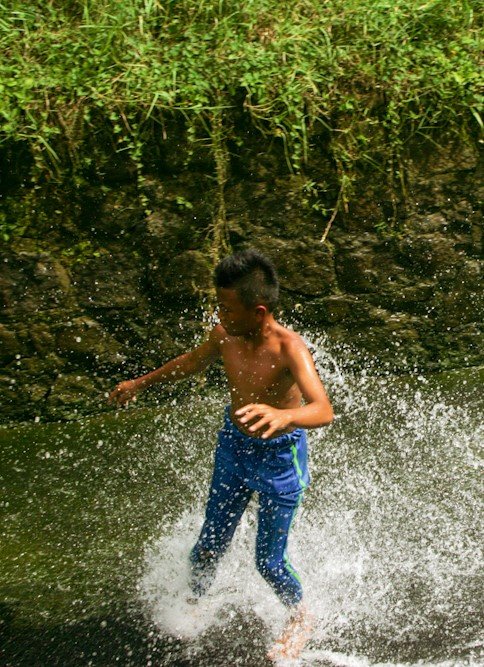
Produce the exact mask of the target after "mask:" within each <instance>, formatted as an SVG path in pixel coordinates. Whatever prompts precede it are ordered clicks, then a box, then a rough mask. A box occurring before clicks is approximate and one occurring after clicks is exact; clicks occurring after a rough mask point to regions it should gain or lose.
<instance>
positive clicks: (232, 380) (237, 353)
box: [222, 345, 291, 391]
mask: <svg viewBox="0 0 484 667" xmlns="http://www.w3.org/2000/svg"><path fill="white" fill-rule="evenodd" d="M222 358H223V362H224V367H225V373H226V375H227V379H228V381H229V384H230V385H231V386H232V387H235V388H237V389H239V390H244V389H250V390H252V391H253V390H258V391H267V390H270V389H271V388H272V389H276V388H277V387H279V386H280V385H281V384H282V385H285V384H287V382H288V380H289V379H290V377H291V375H290V373H289V371H288V369H287V367H286V365H285V363H284V359H283V357H282V356H281V354H280V353H279V352H278V351H277V350H274V349H271V348H265V349H262V350H257V351H255V352H254V351H250V350H246V349H244V348H243V347H238V346H236V345H227V346H226V347H225V349H223V351H222Z"/></svg>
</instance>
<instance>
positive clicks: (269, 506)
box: [256, 493, 302, 607]
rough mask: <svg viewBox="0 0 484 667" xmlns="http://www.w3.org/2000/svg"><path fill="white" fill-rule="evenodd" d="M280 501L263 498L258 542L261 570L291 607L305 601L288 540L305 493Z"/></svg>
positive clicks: (278, 499) (264, 496)
mask: <svg viewBox="0 0 484 667" xmlns="http://www.w3.org/2000/svg"><path fill="white" fill-rule="evenodd" d="M290 495H291V499H289V498H285V499H280V498H277V497H274V496H268V495H266V494H259V502H260V506H259V526H258V530H257V541H256V564H257V569H258V570H259V572H260V573H261V575H262V576H263V577H264V579H265V580H266V581H267V582H268V583H269V584H270V585H271V586H272V588H273V589H274V591H275V592H276V594H277V595H278V597H279V598H280V600H281V601H282V602H283V604H285V605H286V606H287V607H293V606H296V605H297V604H299V603H300V601H301V599H302V586H301V580H300V577H299V575H298V574H297V572H296V570H295V569H294V568H293V567H292V565H291V564H290V562H289V560H288V558H287V555H286V548H287V539H288V535H289V530H290V528H291V525H292V522H293V520H294V516H295V514H296V511H297V508H298V506H299V504H300V501H301V500H302V493H299V494H290Z"/></svg>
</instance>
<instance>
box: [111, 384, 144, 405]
mask: <svg viewBox="0 0 484 667" xmlns="http://www.w3.org/2000/svg"><path fill="white" fill-rule="evenodd" d="M139 390H140V386H139V384H138V383H137V382H136V380H125V381H124V382H120V383H119V384H118V385H116V387H115V388H114V389H113V391H112V392H111V393H110V394H109V396H108V403H116V404H117V405H126V404H128V403H129V402H130V401H136V394H137V393H138V391H139Z"/></svg>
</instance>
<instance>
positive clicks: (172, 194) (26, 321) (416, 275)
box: [0, 135, 484, 421]
mask: <svg viewBox="0 0 484 667" xmlns="http://www.w3.org/2000/svg"><path fill="white" fill-rule="evenodd" d="M176 139H177V135H175V136H174V137H172V138H171V139H167V140H166V142H165V144H164V145H163V146H162V147H161V148H160V147H158V149H157V152H156V154H154V156H153V160H152V162H151V164H150V167H149V173H147V174H146V179H145V181H144V182H143V184H142V186H141V188H142V192H140V184H139V182H138V183H137V182H136V179H134V177H133V171H132V167H131V165H129V164H128V163H123V162H122V160H121V158H120V156H119V155H111V156H110V157H109V156H108V157H109V159H106V160H105V164H104V167H103V175H102V177H99V176H98V177H97V178H96V179H93V180H92V181H91V182H88V181H85V182H84V183H83V184H82V185H77V186H75V185H74V184H70V185H65V184H64V185H54V184H49V183H45V184H43V185H37V186H36V187H35V188H33V187H29V186H26V185H25V184H24V183H23V182H22V178H21V170H20V168H19V166H18V164H17V163H15V158H14V157H13V154H12V151H10V152H8V151H6V152H4V154H3V162H4V166H6V167H7V172H9V178H8V180H7V182H6V183H4V190H3V195H2V200H1V205H0V215H1V216H2V218H1V219H2V220H3V221H4V223H3V229H5V230H7V232H8V234H6V236H7V235H8V236H10V238H9V239H8V240H6V241H5V242H4V243H3V247H2V262H1V267H2V270H1V275H0V299H1V313H2V315H1V323H0V365H1V370H0V416H1V418H2V419H3V420H4V421H8V420H11V419H13V420H15V419H32V418H35V417H40V418H47V419H64V418H75V417H76V416H78V415H79V414H85V413H89V412H93V411H99V410H101V409H104V400H105V399H104V394H105V392H106V391H107V390H108V389H109V388H110V387H112V386H113V383H115V382H116V381H118V380H119V379H121V378H126V377H129V376H131V375H133V374H139V373H142V372H145V371H146V370H148V369H152V368H154V367H156V366H158V365H160V364H161V363H162V362H163V361H164V360H167V359H168V358H170V357H173V356H174V355H176V354H178V353H179V352H181V351H182V350H183V349H185V348H186V346H190V345H192V344H193V341H194V340H199V339H200V338H201V337H202V336H203V334H204V330H205V329H206V326H207V325H206V324H205V323H204V319H205V320H206V319H207V318H206V317H205V318H204V316H203V312H204V310H205V311H206V309H207V307H208V305H209V301H210V298H209V294H210V287H211V270H212V253H211V249H212V248H211V245H212V238H213V235H212V231H213V230H212V227H213V222H212V221H213V219H214V215H215V210H216V207H217V206H218V203H217V196H218V194H217V189H216V187H215V184H214V178H213V175H214V165H213V164H212V162H211V160H210V156H209V155H208V153H205V152H204V151H203V150H201V151H198V152H196V153H195V154H189V153H188V152H187V151H188V149H187V147H186V145H185V144H184V143H183V141H180V140H179V137H178V143H177V141H176ZM14 163H15V164H14ZM308 183H309V185H308ZM314 184H316V185H314ZM479 186H480V171H479V163H478V154H477V150H476V149H475V148H474V147H472V146H469V145H456V144H453V143H451V142H450V141H448V142H447V143H445V145H444V146H443V147H440V148H439V147H437V146H436V145H432V146H426V147H421V146H414V147H413V148H411V149H409V151H408V154H407V157H406V159H405V179H404V184H403V185H402V186H399V187H398V188H397V187H396V186H393V187H391V186H390V185H389V183H388V178H387V176H386V175H385V174H383V175H382V174H381V173H380V172H378V171H372V172H369V171H368V170H365V169H361V170H360V171H359V173H358V177H357V179H356V181H355V184H354V195H353V197H352V200H351V201H350V204H349V207H348V210H347V211H341V212H339V213H338V215H337V216H336V218H335V220H334V223H333V225H332V227H331V229H330V231H329V234H328V237H327V240H326V241H325V243H321V237H322V235H323V231H324V229H325V226H326V224H327V221H328V218H329V217H330V214H328V213H326V212H325V214H324V215H322V214H321V211H320V209H321V207H322V206H323V207H327V208H330V207H331V205H334V202H335V201H336V198H337V192H338V185H337V179H336V170H335V167H334V165H333V164H331V163H330V161H329V160H328V159H327V157H326V154H325V151H324V146H322V147H321V149H319V150H318V149H317V147H316V148H314V150H313V152H312V154H311V158H310V161H309V164H308V166H307V169H306V173H305V175H294V174H290V173H289V172H288V169H287V165H286V161H285V159H284V154H283V150H282V147H281V146H280V145H277V144H275V143H272V144H269V143H267V144H264V143H262V142H261V141H260V139H253V140H252V141H249V140H248V142H247V145H245V146H244V147H243V148H242V149H238V148H237V147H235V146H234V147H231V159H230V176H229V179H228V181H227V183H226V184H225V188H224V199H225V209H226V217H227V234H228V238H229V241H230V245H231V247H232V248H234V249H237V248H240V247H244V246H247V245H252V246H256V247H258V248H260V249H262V250H263V251H264V252H266V253H267V255H269V256H270V257H271V258H272V259H273V260H274V262H275V264H276V266H277V268H278V270H279V274H280V279H281V286H282V301H281V310H282V316H283V317H284V319H285V321H286V322H291V323H294V325H295V326H300V327H303V328H304V329H306V330H310V331H311V330H312V331H315V332H317V333H321V332H326V333H327V335H328V340H329V342H330V344H334V345H335V346H336V347H337V346H338V345H339V344H344V346H345V350H347V349H348V348H347V347H346V346H349V347H350V348H353V349H354V350H355V354H356V355H357V357H359V358H360V359H361V363H369V364H370V365H371V366H372V367H373V368H374V370H375V371H378V370H382V369H384V370H389V371H391V372H410V371H412V370H414V369H425V370H437V369H442V368H450V367H461V366H468V365H469V366H470V365H478V364H482V362H483V350H484V344H483V340H482V331H481V329H480V325H481V322H482V312H483V292H482V283H481V279H480V268H481V260H482V219H481V216H480V213H479V211H478V207H477V203H478V202H479V201H480V200H482V197H480V193H479ZM480 187H481V194H482V186H480ZM315 188H316V189H315ZM316 190H317V192H318V193H319V194H318V197H319V199H318V200H317V201H316V199H315V195H314V192H316ZM140 194H142V195H143V196H142V197H140ZM345 354H347V352H345Z"/></svg>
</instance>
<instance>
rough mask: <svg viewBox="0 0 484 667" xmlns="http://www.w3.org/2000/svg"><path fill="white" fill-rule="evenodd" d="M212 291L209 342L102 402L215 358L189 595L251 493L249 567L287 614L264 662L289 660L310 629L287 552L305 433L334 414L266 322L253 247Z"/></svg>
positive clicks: (265, 270)
mask: <svg viewBox="0 0 484 667" xmlns="http://www.w3.org/2000/svg"><path fill="white" fill-rule="evenodd" d="M215 286H216V289H217V301H218V309H219V317H220V324H219V325H217V326H216V327H215V328H214V329H213V330H212V331H211V333H210V335H209V338H208V340H207V341H206V342H205V343H203V344H202V345H200V346H199V347H197V348H195V349H194V350H192V351H190V352H187V353H186V354H183V355H181V356H179V357H177V358H176V359H173V360H172V361H169V362H168V363H166V364H164V365H163V366H161V368H158V369H157V370H155V371H153V372H151V373H148V374H147V375H144V376H142V377H139V378H137V379H135V380H128V381H126V382H121V383H120V384H119V385H118V386H117V387H116V388H115V389H114V391H113V392H112V393H111V394H110V397H109V400H110V401H114V402H117V403H118V404H120V405H122V404H125V403H127V402H128V401H130V400H132V399H134V398H135V397H136V394H137V392H138V391H140V390H141V389H144V388H146V387H149V386H150V385H152V384H155V383H158V382H174V381H176V380H179V379H182V378H185V377H187V376H188V375H192V374H194V373H199V372H201V371H203V370H204V369H205V368H206V367H207V366H208V365H209V364H211V363H212V362H214V361H215V360H216V359H218V358H219V357H221V358H222V360H223V364H224V368H225V372H226V374H227V378H228V382H229V388H230V396H231V404H230V406H228V407H227V408H226V413H225V422H224V426H223V428H222V430H221V431H220V433H219V438H218V445H217V449H216V453H215V464H214V473H213V479H212V484H211V489H210V494H209V499H208V502H207V508H206V515H205V522H204V525H203V527H202V531H201V533H200V537H199V539H198V541H197V543H196V545H195V546H194V548H193V550H192V552H191V554H190V561H191V572H192V580H191V588H192V591H193V593H194V595H195V596H200V595H202V594H203V593H204V592H205V591H206V590H207V588H208V587H209V585H210V583H211V581H212V580H213V577H214V574H215V568H216V564H217V562H218V560H219V559H220V557H221V556H222V555H223V554H224V553H225V551H226V550H227V547H228V546H229V544H230V541H231V539H232V537H233V535H234V532H235V529H236V527H237V524H238V522H239V521H240V518H241V516H242V514H243V512H244V510H245V508H246V507H247V504H248V502H249V499H250V497H251V496H252V494H253V492H254V491H257V492H258V496H259V522H258V531H257V542H256V564H257V569H258V570H259V572H260V573H261V575H262V576H263V577H264V578H265V579H266V581H267V582H268V583H269V584H270V585H271V586H272V588H273V589H274V591H275V593H276V594H277V595H278V597H279V599H280V600H281V601H282V603H283V604H284V605H286V607H289V608H291V609H292V610H293V611H294V614H293V616H292V619H291V621H290V623H289V625H288V627H287V628H286V631H285V632H284V634H283V635H282V637H281V638H280V639H279V640H278V642H277V643H276V646H275V648H274V649H273V650H272V652H271V653H270V657H272V658H277V657H279V656H281V657H296V656H297V654H298V653H299V652H300V650H301V649H302V647H303V645H304V642H305V641H306V639H307V637H308V635H309V630H310V627H309V623H308V617H307V615H306V613H305V610H304V607H303V606H302V604H301V599H302V588H301V583H300V579H299V576H298V574H297V573H296V572H295V570H294V569H293V567H292V566H291V564H290V563H289V561H288V559H287V556H286V545H287V538H288V533H289V529H290V526H291V523H292V520H293V518H294V515H295V512H296V509H297V507H298V505H299V503H300V501H301V499H302V495H303V491H304V489H305V488H306V487H307V485H308V483H309V475H308V468H307V447H306V433H305V430H304V429H306V428H315V427H318V426H323V425H326V424H329V423H330V422H331V421H332V419H333V411H332V408H331V404H330V402H329V400H328V397H327V395H326V392H325V390H324V387H323V385H322V383H321V381H320V379H319V376H318V374H317V372H316V369H315V367H314V363H313V360H312V358H311V355H310V354H309V351H308V349H307V347H306V345H305V344H304V342H303V340H302V339H301V337H300V336H299V335H298V334H296V333H294V332H293V331H290V330H288V329H285V328H284V327H283V326H281V325H280V324H279V323H278V322H276V320H275V319H274V316H273V310H274V308H275V306H276V304H277V301H278V296H279V283H278V279H277V275H276V271H275V269H274V266H273V265H272V263H271V262H270V261H269V260H268V259H267V258H266V257H264V255H262V254H261V253H259V252H258V251H256V250H252V249H251V250H245V251H242V252H239V253H236V254H234V255H231V256H229V257H226V258H225V259H224V260H222V261H221V262H220V263H219V265H218V266H217V267H216V269H215ZM303 399H304V405H302V403H303Z"/></svg>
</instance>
